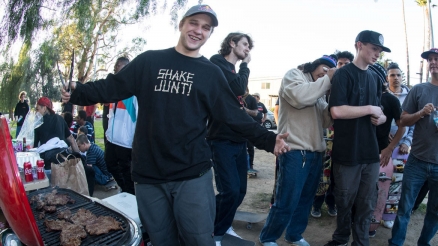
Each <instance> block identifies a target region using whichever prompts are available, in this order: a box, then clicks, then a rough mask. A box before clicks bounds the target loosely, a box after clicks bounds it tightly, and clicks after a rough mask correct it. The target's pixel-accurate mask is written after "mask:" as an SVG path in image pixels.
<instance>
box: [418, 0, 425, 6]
mask: <svg viewBox="0 0 438 246" xmlns="http://www.w3.org/2000/svg"><path fill="white" fill-rule="evenodd" d="M415 2H416V3H417V4H418V6H420V7H425V6H426V5H427V0H415Z"/></svg>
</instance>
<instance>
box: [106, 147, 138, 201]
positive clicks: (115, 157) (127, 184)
mask: <svg viewBox="0 0 438 246" xmlns="http://www.w3.org/2000/svg"><path fill="white" fill-rule="evenodd" d="M131 153H132V149H128V148H125V147H122V146H119V145H116V144H113V143H111V142H109V141H107V142H106V144H105V162H106V166H107V168H108V171H109V172H110V173H111V174H112V175H113V177H114V179H115V180H116V182H117V184H118V185H119V186H120V188H122V191H123V192H128V193H130V194H133V195H135V189H134V182H133V181H132V178H131V160H132V157H131Z"/></svg>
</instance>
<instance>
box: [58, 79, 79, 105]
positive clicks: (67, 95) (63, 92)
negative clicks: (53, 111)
mask: <svg viewBox="0 0 438 246" xmlns="http://www.w3.org/2000/svg"><path fill="white" fill-rule="evenodd" d="M66 86H68V85H66ZM70 89H71V90H74V89H76V82H70ZM61 99H62V102H63V103H66V102H68V101H70V92H67V88H65V87H63V86H61Z"/></svg>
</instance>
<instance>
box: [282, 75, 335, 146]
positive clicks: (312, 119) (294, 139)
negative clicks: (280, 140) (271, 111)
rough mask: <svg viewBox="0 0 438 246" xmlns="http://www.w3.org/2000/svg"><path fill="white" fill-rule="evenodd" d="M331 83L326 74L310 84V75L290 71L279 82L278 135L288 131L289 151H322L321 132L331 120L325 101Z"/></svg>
mask: <svg viewBox="0 0 438 246" xmlns="http://www.w3.org/2000/svg"><path fill="white" fill-rule="evenodd" d="M330 87H331V83H330V79H329V77H328V76H327V75H325V76H324V77H322V78H319V79H317V80H316V81H315V82H313V79H312V75H311V74H310V73H303V72H301V71H300V70H298V69H296V68H294V69H291V70H289V71H288V72H287V73H286V75H285V76H284V77H283V80H282V81H281V86H280V91H279V92H278V95H279V99H280V108H279V110H278V111H279V115H278V117H279V119H278V121H279V126H278V132H288V133H289V136H288V137H287V141H286V142H287V143H288V145H289V146H290V147H291V149H292V150H309V151H314V152H322V151H325V149H326V143H325V141H324V129H325V128H327V127H329V126H331V125H332V124H333V121H332V119H331V117H330V114H329V111H328V104H327V102H326V101H325V99H324V98H325V96H324V95H325V93H326V92H327V91H328V90H329V89H330Z"/></svg>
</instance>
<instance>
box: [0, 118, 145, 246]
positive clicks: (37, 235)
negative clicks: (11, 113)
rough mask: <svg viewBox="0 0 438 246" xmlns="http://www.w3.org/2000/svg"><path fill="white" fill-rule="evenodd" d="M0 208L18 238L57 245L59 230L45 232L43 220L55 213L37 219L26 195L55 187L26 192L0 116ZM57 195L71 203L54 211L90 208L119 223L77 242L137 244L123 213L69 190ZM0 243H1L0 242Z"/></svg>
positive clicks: (138, 237) (30, 243)
mask: <svg viewBox="0 0 438 246" xmlns="http://www.w3.org/2000/svg"><path fill="white" fill-rule="evenodd" d="M0 187H2V188H1V189H0V207H1V209H2V211H3V214H4V216H5V218H6V219H7V221H8V223H9V225H10V226H11V228H12V230H13V231H14V232H15V234H16V236H17V237H18V239H19V240H20V241H21V242H22V243H24V244H26V245H28V246H33V245H37V246H42V245H59V244H60V241H59V236H60V233H61V232H60V231H51V232H47V231H46V226H45V225H44V220H45V219H56V216H57V213H53V214H49V213H46V215H45V218H42V219H40V218H39V213H40V212H39V211H37V210H36V204H32V205H31V204H30V203H29V201H30V198H31V197H32V196H34V195H38V194H48V193H50V192H52V191H53V189H55V188H46V189H41V190H38V191H34V192H31V193H29V195H27V194H26V192H25V190H24V187H23V182H22V180H21V178H20V173H19V171H18V166H17V162H16V159H15V155H14V151H13V148H12V142H11V137H10V133H9V129H8V125H7V122H6V119H5V118H4V117H0ZM57 191H58V194H66V195H68V196H70V197H71V198H72V199H74V200H75V203H74V204H66V205H64V206H58V207H57V210H58V211H63V210H65V209H70V210H71V212H72V213H75V212H76V211H77V210H79V209H80V208H84V209H87V210H90V211H91V212H92V213H93V214H95V215H96V216H101V215H104V216H111V217H113V218H114V219H116V220H117V221H118V222H120V223H121V226H122V228H123V230H118V231H110V232H109V233H106V234H102V235H97V236H92V235H87V237H86V238H84V239H82V243H81V245H139V244H140V243H141V233H140V230H139V228H138V225H137V224H136V223H135V222H134V221H133V220H132V219H130V218H128V217H126V216H124V215H123V214H121V213H119V212H117V211H115V210H113V209H110V208H108V207H106V206H104V205H102V204H100V203H99V202H96V201H92V200H91V199H89V198H88V197H86V196H83V195H80V194H78V193H76V192H74V191H72V190H68V189H60V188H58V189H57ZM0 244H1V242H0Z"/></svg>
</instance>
